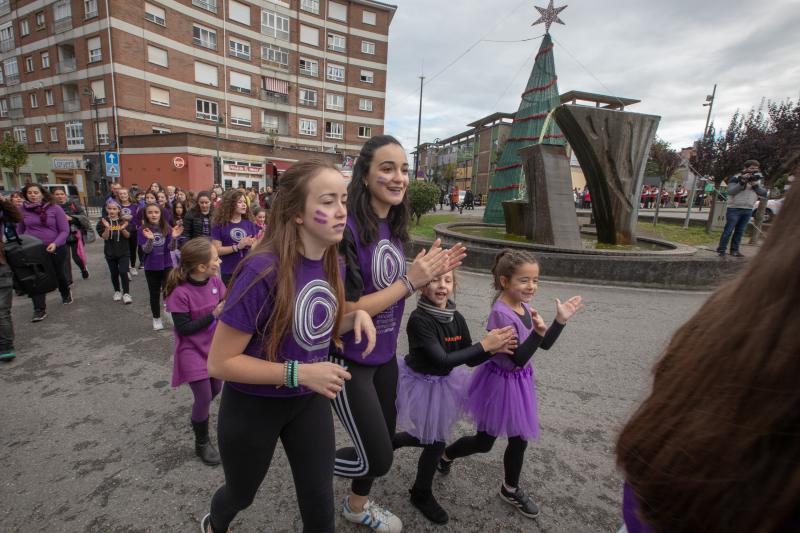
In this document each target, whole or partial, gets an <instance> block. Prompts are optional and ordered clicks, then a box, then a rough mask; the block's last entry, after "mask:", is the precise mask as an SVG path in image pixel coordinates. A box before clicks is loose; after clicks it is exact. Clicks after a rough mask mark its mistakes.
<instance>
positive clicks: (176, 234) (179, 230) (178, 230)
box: [172, 224, 183, 239]
mask: <svg viewBox="0 0 800 533" xmlns="http://www.w3.org/2000/svg"><path fill="white" fill-rule="evenodd" d="M182 233H183V225H181V224H178V225H176V226H175V227H174V228H172V238H173V239H177V238H178V237H180V236H181V234H182Z"/></svg>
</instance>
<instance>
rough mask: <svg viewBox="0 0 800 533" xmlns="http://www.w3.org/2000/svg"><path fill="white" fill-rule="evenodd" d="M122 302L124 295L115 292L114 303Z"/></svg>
mask: <svg viewBox="0 0 800 533" xmlns="http://www.w3.org/2000/svg"><path fill="white" fill-rule="evenodd" d="M120 300H122V293H121V292H119V291H114V301H115V302H118V301H120Z"/></svg>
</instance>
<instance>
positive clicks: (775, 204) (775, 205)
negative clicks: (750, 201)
mask: <svg viewBox="0 0 800 533" xmlns="http://www.w3.org/2000/svg"><path fill="white" fill-rule="evenodd" d="M760 203H761V200H759V201H758V202H756V206H755V207H754V208H753V216H756V211H758V206H759V204H760ZM782 207H783V198H779V199H777V200H767V209H766V210H765V211H764V222H766V223H769V222H772V217H774V216H775V215H777V214H778V213H780V211H781V208H782Z"/></svg>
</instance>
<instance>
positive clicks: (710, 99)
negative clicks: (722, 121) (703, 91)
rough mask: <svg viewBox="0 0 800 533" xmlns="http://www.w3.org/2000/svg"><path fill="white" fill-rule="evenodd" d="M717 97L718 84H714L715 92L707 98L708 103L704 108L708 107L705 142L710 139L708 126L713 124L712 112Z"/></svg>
mask: <svg viewBox="0 0 800 533" xmlns="http://www.w3.org/2000/svg"><path fill="white" fill-rule="evenodd" d="M716 96H717V84H716V83H715V84H714V90H713V91H711V94H709V95H708V96H706V103H705V104H703V107H708V115H707V116H706V127H705V129H704V130H703V140H705V138H706V137H708V124H709V122H711V110H712V109H714V98H716Z"/></svg>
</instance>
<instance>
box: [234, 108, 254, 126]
mask: <svg viewBox="0 0 800 533" xmlns="http://www.w3.org/2000/svg"><path fill="white" fill-rule="evenodd" d="M231 124H233V125H234V126H246V127H248V128H249V127H250V126H252V125H253V120H252V118H251V111H250V108H249V107H240V106H238V105H232V106H231Z"/></svg>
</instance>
